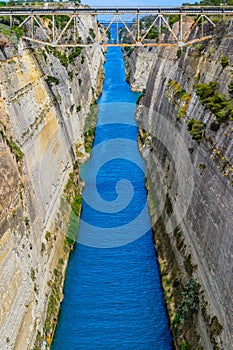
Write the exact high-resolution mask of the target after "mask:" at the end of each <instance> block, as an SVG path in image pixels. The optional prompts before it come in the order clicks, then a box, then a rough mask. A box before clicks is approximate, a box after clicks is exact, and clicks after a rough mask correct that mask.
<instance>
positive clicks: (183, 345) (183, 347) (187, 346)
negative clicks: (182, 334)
mask: <svg viewBox="0 0 233 350" xmlns="http://www.w3.org/2000/svg"><path fill="white" fill-rule="evenodd" d="M190 349H191V347H190V344H189V343H187V342H186V340H185V339H183V340H182V342H181V348H180V350H190Z"/></svg>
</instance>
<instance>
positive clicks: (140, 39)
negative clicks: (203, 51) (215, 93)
mask: <svg viewBox="0 0 233 350" xmlns="http://www.w3.org/2000/svg"><path fill="white" fill-rule="evenodd" d="M48 6H50V5H47V7H46V6H44V7H36V6H34V7H26V6H22V7H1V8H0V16H4V17H8V18H9V21H10V25H11V26H13V25H14V26H18V27H22V28H23V38H24V39H27V40H29V41H32V42H37V43H41V44H44V45H50V46H53V47H76V46H81V47H82V46H93V45H100V46H123V47H124V46H128V47H134V46H185V45H190V44H192V43H195V42H200V41H204V40H208V39H210V38H211V37H212V35H211V29H213V28H214V27H215V26H216V25H217V24H216V23H217V21H215V19H216V18H222V17H226V16H233V6H206V7H201V6H181V7H146V6H144V7H92V8H91V7H88V6H86V7H81V6H77V7H76V6H73V7H61V6H59V5H57V6H53V7H48ZM63 6H64V4H63ZM104 15H105V16H107V17H108V23H107V24H106V20H104V21H103V22H105V23H104V24H101V20H99V18H100V17H99V16H101V17H103V16H104ZM58 16H59V22H61V18H62V26H59V25H58ZM129 16H130V18H131V20H130V23H129V20H127V18H129ZM145 16H153V17H151V20H150V22H149V25H147V26H145V23H146V21H145V20H144V18H145ZM171 16H176V20H177V22H178V25H176V26H175V27H176V28H174V27H172V25H171V24H170V18H171ZM90 17H92V18H93V17H96V19H97V20H98V26H99V29H100V30H98V28H95V29H94V31H91V32H90V27H88V24H87V23H86V22H87V21H86V19H87V18H90ZM173 18H174V17H173ZM187 23H189V25H187ZM207 23H208V24H209V25H206V24H207ZM112 26H115V31H116V36H115V39H114V40H108V38H109V35H108V32H109V31H110V30H111V27H112ZM122 27H123V28H124V29H125V33H127V35H124V36H121V35H120V29H122ZM187 28H188V29H187ZM165 29H166V30H168V31H169V32H170V34H171V35H170V36H168V35H164V31H165ZM195 30H196V35H195V39H194V40H192V33H193V32H194V31H195ZM85 31H86V33H87V35H86V37H85V38H81V37H80V36H79V33H80V32H82V33H83V32H85ZM152 32H153V35H151V34H152ZM197 32H198V35H197ZM67 36H69V40H68V39H67ZM197 36H198V37H197Z"/></svg>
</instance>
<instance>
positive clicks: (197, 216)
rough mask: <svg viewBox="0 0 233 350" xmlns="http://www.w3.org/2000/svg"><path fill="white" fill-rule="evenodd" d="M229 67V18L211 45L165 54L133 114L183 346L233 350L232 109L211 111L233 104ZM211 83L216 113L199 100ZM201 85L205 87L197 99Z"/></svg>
mask: <svg viewBox="0 0 233 350" xmlns="http://www.w3.org/2000/svg"><path fill="white" fill-rule="evenodd" d="M224 56H225V58H223V57H224ZM139 57H140V56H139ZM226 58H227V60H226ZM224 60H226V62H227V63H226V64H224ZM232 71H233V24H232V22H223V23H218V25H217V27H216V29H215V33H214V37H213V39H211V40H210V41H209V42H205V43H202V44H195V45H193V46H191V47H189V48H183V51H182V52H181V51H180V50H177V48H172V47H171V48H160V49H158V50H156V51H155V53H154V59H153V64H152V68H151V70H150V74H149V79H148V81H147V85H146V92H145V96H144V99H143V102H142V100H141V103H140V106H139V108H138V113H137V119H138V122H139V125H140V126H141V128H142V129H144V131H141V134H140V137H139V139H140V143H141V149H142V152H143V155H144V157H145V159H146V163H147V172H148V182H149V186H150V206H151V212H152V220H154V222H155V224H154V230H155V240H156V244H157V249H158V254H159V259H160V263H161V273H162V277H163V285H164V288H165V294H166V299H167V303H168V309H169V315H170V319H171V328H172V330H173V334H174V339H175V345H176V348H177V349H180V348H182V349H183V348H184V346H186V345H187V344H189V346H190V349H205V350H206V349H231V348H232V344H233V340H232V334H233V330H232V324H233V319H232V305H233V300H232V267H233V265H232V264H233V262H232V227H233V217H232V212H233V188H232V179H233V170H232V164H233V159H232V156H233V152H232V150H233V138H232V130H233V124H232V114H231V112H230V110H229V111H228V112H227V115H226V117H225V118H224V120H221V118H220V114H219V116H216V113H217V112H215V113H214V108H215V110H219V108H220V107H219V105H218V106H216V104H218V103H219V101H220V100H221V99H223V100H224V101H228V102H226V103H229V105H230V106H232V92H230V90H231V89H230V88H229V86H230V85H231V84H232V83H231V82H232ZM134 76H135V74H134ZM210 82H217V83H218V84H219V85H218V86H217V84H215V86H217V88H216V89H217V90H216V91H219V92H220V93H221V94H224V95H221V96H222V97H219V96H220V94H218V93H217V92H216V94H215V93H214V92H212V95H211V96H212V97H213V96H215V97H214V99H215V98H216V99H217V100H214V99H213V98H212V97H211V100H209V103H210V101H212V103H213V105H212V107H211V105H210V104H208V103H207V102H206V100H205V101H204V100H202V102H201V98H203V91H204V90H205V89H206V88H208V86H210V85H209V83H210ZM198 84H206V85H204V87H203V86H202V87H203V89H204V90H202V95H200V94H199V95H200V96H199V95H198V94H197V89H198V86H199V85H198ZM207 84H208V85H207ZM139 85H140V83H139ZM134 86H135V84H133V88H134ZM199 89H200V87H199ZM214 94H215V95H214ZM209 96H210V95H209ZM219 98H220V100H219ZM213 101H215V102H213ZM211 108H212V111H211ZM224 108H227V107H224ZM224 108H223V109H224ZM230 108H231V107H230ZM220 109H221V108H220ZM223 109H222V111H221V113H224V111H223ZM230 115H231V117H230ZM193 125H195V126H194V127H193ZM195 281H197V282H198V283H199V286H198V285H196V284H195V283H196V282H195ZM190 291H192V292H190ZM191 294H192V295H191ZM194 294H196V297H197V298H199V303H198V300H196V299H195V297H194ZM190 300H191V302H189V301H190ZM195 300H196V301H195ZM195 303H196V307H195V310H193V309H192V308H193V305H194V304H195ZM185 308H186V309H185ZM197 309H198V311H197ZM182 346H183V347H182ZM187 346H188V345H187Z"/></svg>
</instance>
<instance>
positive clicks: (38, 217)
mask: <svg viewBox="0 0 233 350" xmlns="http://www.w3.org/2000/svg"><path fill="white" fill-rule="evenodd" d="M91 25H93V23H90V26H91ZM9 52H10V51H9ZM62 54H64V53H62ZM68 54H70V52H68ZM68 54H66V55H65V54H64V57H66V61H65V62H64V61H62V60H61V55H60V54H59V53H58V51H57V50H55V49H47V50H46V49H40V48H36V49H35V50H34V51H33V52H32V51H29V50H28V49H23V48H21V49H20V51H19V52H14V55H11V58H8V59H7V60H3V61H0V114H1V121H0V127H1V133H0V176H1V186H0V199H1V200H0V293H1V300H0V348H1V349H3V350H6V349H16V350H17V349H20V350H21V349H25V350H26V349H33V348H34V343H35V338H36V336H37V338H38V334H39V335H40V336H41V339H42V340H43V336H42V334H43V332H44V331H43V327H44V322H45V318H46V310H47V308H48V299H49V295H50V293H51V284H52V282H53V281H54V278H55V279H56V273H55V272H54V271H55V270H54V269H55V268H56V267H57V264H61V266H62V265H64V266H63V267H62V268H61V270H62V273H64V271H65V266H66V261H63V259H67V255H68V253H67V251H66V249H65V248H64V247H65V246H64V238H65V236H66V232H67V223H68V220H69V215H70V205H69V203H68V202H67V201H66V199H65V197H64V195H63V193H64V188H65V185H66V183H67V181H68V178H69V173H71V172H72V171H73V165H74V164H76V167H77V166H78V162H79V161H80V160H82V159H84V158H85V147H84V137H83V130H84V124H85V117H86V116H87V114H88V112H89V111H90V106H91V105H92V104H93V103H94V101H95V100H96V98H97V96H98V95H99V94H100V93H101V86H102V80H103V67H102V66H103V61H104V56H103V53H102V51H101V49H99V48H94V49H83V50H82V51H80V52H79V53H78V54H75V55H73V57H71V56H68ZM74 56H75V57H74ZM67 57H68V58H67ZM54 273H55V277H54ZM59 287H60V286H59ZM56 311H57V310H56ZM54 317H56V315H54ZM46 332H47V333H49V330H46ZM47 333H46V336H47V338H49V337H50V335H48V334H47ZM49 341H50V339H47V343H49ZM40 344H42V345H40V347H39V348H40V349H41V348H43V347H46V346H47V345H46V342H43V341H42V343H40ZM35 348H38V347H35Z"/></svg>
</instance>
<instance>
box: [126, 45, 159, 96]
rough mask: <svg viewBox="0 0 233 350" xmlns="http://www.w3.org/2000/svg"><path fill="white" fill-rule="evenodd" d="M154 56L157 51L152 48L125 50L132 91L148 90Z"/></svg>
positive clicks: (127, 74)
mask: <svg viewBox="0 0 233 350" xmlns="http://www.w3.org/2000/svg"><path fill="white" fill-rule="evenodd" d="M154 55H155V50H154V48H152V47H150V48H147V47H144V48H140V47H135V48H133V49H132V48H131V50H130V51H126V49H125V50H124V60H125V71H126V78H127V81H128V82H129V83H130V86H131V90H132V91H135V92H140V91H143V90H144V89H145V88H146V83H147V80H148V77H149V73H150V70H151V65H152V62H153V58H154Z"/></svg>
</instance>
